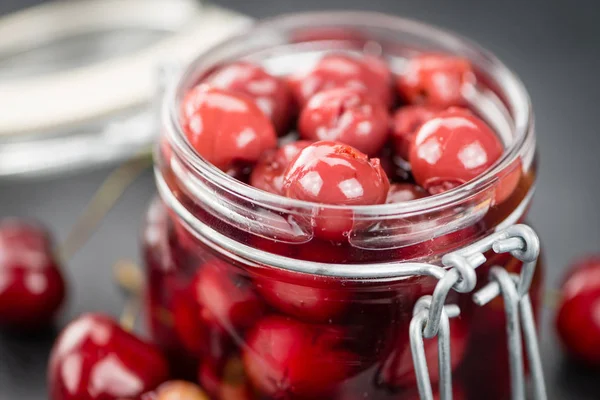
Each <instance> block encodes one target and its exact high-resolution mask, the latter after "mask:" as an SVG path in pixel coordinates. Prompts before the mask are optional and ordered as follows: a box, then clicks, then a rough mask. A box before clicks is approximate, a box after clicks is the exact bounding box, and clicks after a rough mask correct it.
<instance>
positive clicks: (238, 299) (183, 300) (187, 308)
mask: <svg viewBox="0 0 600 400" xmlns="http://www.w3.org/2000/svg"><path fill="white" fill-rule="evenodd" d="M171 308H172V311H171V312H172V314H173V327H174V330H175V332H176V333H177V336H178V339H179V342H180V344H181V345H182V346H183V348H184V349H185V350H186V351H188V352H190V353H191V354H193V355H194V356H195V357H200V358H202V359H203V360H205V361H207V362H210V363H219V362H221V361H222V360H223V359H224V358H225V357H227V355H228V353H229V352H230V350H231V348H232V340H231V337H230V334H229V333H230V332H234V331H235V332H238V331H241V330H244V329H246V328H248V327H250V326H251V325H252V324H253V323H255V322H256V321H257V320H258V319H259V318H260V317H261V315H262V313H263V310H264V306H263V303H262V301H261V300H260V298H259V297H258V296H257V295H256V293H255V292H254V288H253V287H252V286H251V285H250V283H249V281H248V280H247V279H246V278H244V277H242V276H241V275H240V274H238V273H237V272H236V271H234V269H233V267H232V266H230V265H228V264H226V263H225V262H222V261H219V260H212V261H209V262H207V263H206V264H204V265H202V266H201V267H200V269H199V270H198V272H197V273H196V275H195V276H194V278H193V279H192V282H191V283H190V284H189V286H187V287H186V288H184V289H183V290H178V291H175V292H174V294H173V300H172V305H171Z"/></svg>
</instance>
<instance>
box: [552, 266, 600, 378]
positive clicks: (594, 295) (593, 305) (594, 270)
mask: <svg viewBox="0 0 600 400" xmlns="http://www.w3.org/2000/svg"><path fill="white" fill-rule="evenodd" d="M561 294H562V296H561V302H560V305H559V308H558V314H557V316H556V329H557V331H558V336H559V337H560V339H561V342H562V344H563V346H564V348H565V349H566V350H567V352H568V353H569V354H570V355H571V356H572V357H574V358H575V359H577V360H580V361H582V362H584V363H586V364H589V365H592V366H600V256H594V257H589V258H586V259H582V260H580V261H578V262H577V263H575V264H574V265H573V266H572V267H571V271H570V273H569V274H568V276H567V278H566V280H565V281H564V283H563V285H562V287H561Z"/></svg>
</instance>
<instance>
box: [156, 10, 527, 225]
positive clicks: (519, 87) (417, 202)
mask: <svg viewBox="0 0 600 400" xmlns="http://www.w3.org/2000/svg"><path fill="white" fill-rule="evenodd" d="M331 21H335V23H336V24H338V23H340V22H341V23H346V24H347V26H348V27H350V28H351V27H352V24H362V26H365V27H369V26H378V27H381V26H384V27H387V28H390V29H396V30H397V29H398V27H400V26H401V27H402V29H403V30H404V31H406V32H410V33H411V34H414V35H418V36H419V37H422V38H424V39H429V40H432V41H434V42H436V43H442V42H443V43H442V44H444V45H446V46H448V47H451V48H453V49H456V50H462V51H463V52H468V53H471V54H475V55H477V56H478V57H479V58H480V60H481V61H482V62H485V63H486V69H485V73H486V74H487V75H488V76H489V77H490V78H492V79H493V81H494V83H495V84H497V86H498V87H499V88H500V89H501V91H502V94H503V95H504V96H505V99H506V102H507V104H508V106H509V111H510V113H511V122H512V123H513V127H512V131H513V137H514V140H513V141H512V142H511V143H510V144H509V145H508V146H507V147H506V148H505V151H504V152H503V154H502V156H501V157H500V158H499V159H498V160H497V161H496V162H495V163H494V164H493V165H492V166H491V167H490V168H488V170H486V171H485V172H484V173H483V174H481V175H479V176H478V177H476V178H475V179H473V180H471V181H469V182H466V183H465V184H463V185H460V186H458V187H456V188H454V189H451V190H448V191H446V192H443V193H440V194H436V195H431V196H427V197H424V198H420V199H414V200H410V201H405V202H401V203H392V204H376V205H351V206H349V205H329V204H321V203H315V202H309V201H304V200H297V199H291V198H288V197H285V196H282V195H278V194H274V193H269V192H266V191H263V190H260V189H258V188H255V187H252V186H250V185H248V184H246V183H244V182H241V181H239V180H237V179H235V178H234V177H232V176H230V175H228V174H226V173H225V172H223V171H221V170H220V169H218V168H217V167H215V166H214V165H212V164H211V163H209V162H208V161H206V160H205V159H204V158H203V157H202V156H200V155H199V154H198V153H197V152H196V151H195V150H194V149H193V148H192V146H191V144H190V143H189V142H188V141H187V140H186V137H185V133H184V132H183V130H182V129H181V125H180V123H179V119H180V118H179V116H180V114H179V113H180V100H181V97H182V96H181V94H182V92H183V89H184V88H185V85H186V83H189V82H190V81H191V80H192V79H191V77H192V76H193V75H194V73H195V72H196V67H197V65H198V64H200V63H201V62H202V61H203V60H204V59H205V58H207V57H208V56H209V55H210V54H211V52H213V51H215V50H216V49H218V48H219V47H221V46H227V45H229V44H233V43H236V42H237V41H240V40H243V39H244V38H246V37H247V36H248V35H251V34H253V33H256V32H259V31H260V30H267V31H269V30H271V31H273V30H275V31H276V30H277V29H278V28H279V29H285V28H286V27H289V26H290V25H291V26H293V27H297V28H298V27H307V26H311V25H315V24H317V25H318V24H319V23H321V24H323V25H325V26H327V25H330V26H331V25H332V22H331ZM365 21H370V23H369V24H367V25H365ZM375 24H376V25H375ZM471 61H473V60H472V59H471ZM162 117H163V121H166V122H167V124H168V125H169V128H170V129H167V135H168V136H169V137H168V139H169V141H170V144H171V145H172V146H173V147H174V148H175V149H174V150H175V152H176V153H178V154H179V155H180V156H181V157H182V158H183V159H184V160H185V163H186V165H187V166H188V167H189V168H191V169H193V170H194V171H195V172H197V173H199V174H200V175H202V176H204V177H206V178H207V179H209V180H210V181H211V182H212V183H214V184H215V185H217V186H219V187H220V188H222V189H224V190H226V191H228V192H230V193H232V194H234V195H237V196H240V197H241V198H244V199H248V200H251V201H252V202H254V203H255V204H267V205H270V206H277V207H281V208H294V209H296V210H302V209H304V210H307V209H309V210H310V209H314V208H315V207H318V208H319V209H324V210H328V209H331V210H350V211H352V212H353V213H354V215H355V217H359V218H360V216H364V217H365V218H369V217H373V216H380V217H381V216H392V215H394V216H397V215H402V214H416V213H420V212H423V211H431V210H435V209H438V208H445V207H448V206H451V205H452V204H456V203H459V202H461V201H464V200H465V199H467V198H469V197H471V196H473V195H474V194H475V193H479V192H481V191H484V190H486V189H487V188H489V187H490V186H491V185H492V184H493V183H494V182H495V181H497V179H498V174H500V173H501V172H502V171H503V170H505V169H507V168H509V167H510V166H511V165H512V164H513V163H514V162H515V160H517V159H518V157H519V156H520V154H521V152H522V151H523V149H524V148H525V147H526V146H527V144H528V143H531V144H532V145H533V144H534V141H535V138H534V135H535V133H534V129H533V124H534V119H533V110H532V105H531V100H530V97H529V94H528V92H527V90H526V88H525V86H524V84H523V83H522V81H521V80H520V79H519V78H518V76H517V75H516V74H515V73H513V72H512V71H511V70H510V69H509V68H508V67H507V66H506V65H505V64H504V63H502V62H501V61H500V60H499V59H498V58H497V57H496V56H495V55H494V54H493V53H491V52H490V51H488V50H486V49H485V48H483V47H482V46H480V45H479V44H477V43H475V42H474V41H472V40H470V39H467V38H465V37H463V36H461V35H459V34H456V33H454V32H451V31H448V30H445V29H442V28H438V27H435V26H433V25H430V24H427V23H423V22H419V21H415V20H411V19H407V18H402V17H397V16H389V15H386V14H382V13H377V12H363V11H326V12H303V13H295V14H283V15H279V16H276V17H271V18H267V19H263V20H261V21H259V22H257V23H255V24H253V25H250V26H249V27H247V28H244V29H242V31H240V32H238V33H237V34H235V35H233V36H230V37H229V38H228V39H226V40H223V41H221V42H219V43H218V44H217V45H215V46H214V47H212V49H210V50H208V51H206V52H203V53H202V54H200V55H199V56H198V57H197V58H196V59H195V60H194V61H193V62H191V63H190V64H189V65H188V67H187V68H186V69H185V70H184V72H183V73H182V74H180V75H179V76H178V77H177V79H173V80H172V82H170V84H169V85H168V87H167V88H166V91H165V96H164V101H163V106H162Z"/></svg>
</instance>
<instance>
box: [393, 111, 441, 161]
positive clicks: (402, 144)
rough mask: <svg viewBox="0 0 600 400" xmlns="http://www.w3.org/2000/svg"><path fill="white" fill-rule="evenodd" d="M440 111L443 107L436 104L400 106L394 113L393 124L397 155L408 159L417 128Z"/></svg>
mask: <svg viewBox="0 0 600 400" xmlns="http://www.w3.org/2000/svg"><path fill="white" fill-rule="evenodd" d="M440 111H442V109H441V108H439V107H434V106H421V105H409V106H405V107H400V108H399V109H398V110H397V111H396V112H395V113H394V121H393V125H392V141H393V143H394V150H395V153H396V155H398V156H400V157H401V158H402V159H404V160H408V157H409V155H410V146H411V144H412V141H413V137H414V136H415V133H416V132H417V129H419V127H420V126H421V125H423V123H424V122H425V121H428V120H430V119H431V118H433V117H434V116H435V115H436V114H437V113H439V112H440Z"/></svg>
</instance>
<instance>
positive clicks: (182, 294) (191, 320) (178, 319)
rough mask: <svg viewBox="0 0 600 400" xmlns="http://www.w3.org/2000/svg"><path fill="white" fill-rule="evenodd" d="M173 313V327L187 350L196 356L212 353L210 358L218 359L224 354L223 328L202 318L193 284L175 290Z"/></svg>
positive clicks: (172, 305) (172, 303) (172, 304)
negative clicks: (220, 338)
mask: <svg viewBox="0 0 600 400" xmlns="http://www.w3.org/2000/svg"><path fill="white" fill-rule="evenodd" d="M171 314H172V316H173V329H174V330H175V332H176V334H177V339H178V341H179V344H180V345H181V346H182V347H183V348H184V349H185V351H187V352H189V353H191V354H192V355H193V356H195V357H206V356H207V355H210V356H211V357H210V358H213V357H212V356H214V358H217V359H218V358H220V356H222V354H223V353H224V352H225V351H224V350H223V348H224V347H226V346H225V345H224V344H223V340H219V337H220V336H222V334H221V329H220V328H219V329H217V328H215V327H213V326H211V325H210V324H207V323H206V322H205V321H203V320H202V319H201V318H200V309H199V306H198V303H197V302H196V299H195V295H194V292H193V290H192V287H191V286H189V287H186V288H185V289H183V290H181V289H180V290H176V291H174V292H173V299H172V302H171ZM215 330H216V331H217V332H215ZM215 347H218V348H215Z"/></svg>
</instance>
